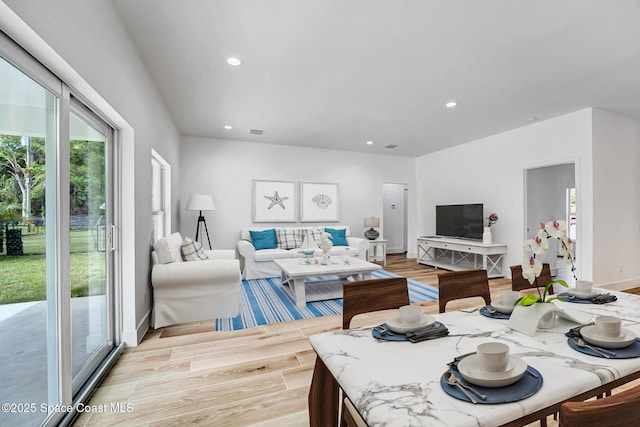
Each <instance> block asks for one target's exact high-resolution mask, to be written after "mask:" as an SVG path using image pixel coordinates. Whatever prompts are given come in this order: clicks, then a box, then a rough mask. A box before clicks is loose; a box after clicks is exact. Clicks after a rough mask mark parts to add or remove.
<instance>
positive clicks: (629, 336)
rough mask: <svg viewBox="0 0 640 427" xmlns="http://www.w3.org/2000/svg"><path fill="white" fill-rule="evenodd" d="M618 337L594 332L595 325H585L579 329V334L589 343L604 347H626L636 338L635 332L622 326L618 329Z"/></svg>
mask: <svg viewBox="0 0 640 427" xmlns="http://www.w3.org/2000/svg"><path fill="white" fill-rule="evenodd" d="M620 332H621V334H620V336H619V337H607V336H604V335H599V334H597V333H596V326H595V325H591V326H585V327H584V328H582V329H580V335H582V338H584V340H585V341H587V342H588V343H590V344H593V345H597V346H600V347H604V348H624V347H628V346H630V345H631V344H633V342H634V341H635V339H636V334H635V333H634V332H633V331H630V330H628V329H625V328H622V329H620Z"/></svg>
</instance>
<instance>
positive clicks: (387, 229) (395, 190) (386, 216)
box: [382, 183, 409, 254]
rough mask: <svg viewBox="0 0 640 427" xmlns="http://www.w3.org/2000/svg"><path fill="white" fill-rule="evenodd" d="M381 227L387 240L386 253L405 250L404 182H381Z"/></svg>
mask: <svg viewBox="0 0 640 427" xmlns="http://www.w3.org/2000/svg"><path fill="white" fill-rule="evenodd" d="M382 193H383V208H382V219H383V221H382V229H383V233H384V239H385V240H387V241H388V242H387V253H390V254H400V253H406V252H407V223H408V221H407V212H408V210H407V200H408V193H409V186H408V185H406V184H388V183H384V184H382Z"/></svg>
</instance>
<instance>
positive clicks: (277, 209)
mask: <svg viewBox="0 0 640 427" xmlns="http://www.w3.org/2000/svg"><path fill="white" fill-rule="evenodd" d="M296 190H297V188H296V183H295V182H293V181H265V180H258V179H254V180H253V200H252V213H253V222H296V221H297V220H298V199H297V191H296Z"/></svg>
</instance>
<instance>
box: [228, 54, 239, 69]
mask: <svg viewBox="0 0 640 427" xmlns="http://www.w3.org/2000/svg"><path fill="white" fill-rule="evenodd" d="M227 64H229V65H233V66H234V67H237V66H238V65H240V64H242V60H241V59H240V58H236V57H234V56H232V57H230V58H227Z"/></svg>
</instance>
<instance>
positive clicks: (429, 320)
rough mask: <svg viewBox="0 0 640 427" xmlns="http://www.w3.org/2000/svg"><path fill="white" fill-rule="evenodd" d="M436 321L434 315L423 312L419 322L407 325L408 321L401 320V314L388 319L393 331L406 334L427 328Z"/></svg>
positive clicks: (388, 324)
mask: <svg viewBox="0 0 640 427" xmlns="http://www.w3.org/2000/svg"><path fill="white" fill-rule="evenodd" d="M435 321H436V319H434V318H433V316H428V315H426V314H423V315H422V318H421V319H420V321H419V322H418V323H414V324H412V325H407V324H406V323H401V322H400V316H394V317H392V318H391V319H389V320H387V326H389V329H391V330H392V331H393V332H398V333H400V334H406V333H407V332H413V331H417V330H418V329H421V328H426V327H427V326H429V325H433V323H434V322H435Z"/></svg>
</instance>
